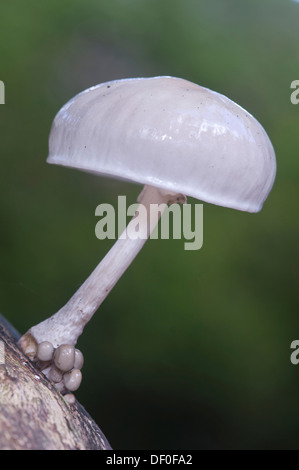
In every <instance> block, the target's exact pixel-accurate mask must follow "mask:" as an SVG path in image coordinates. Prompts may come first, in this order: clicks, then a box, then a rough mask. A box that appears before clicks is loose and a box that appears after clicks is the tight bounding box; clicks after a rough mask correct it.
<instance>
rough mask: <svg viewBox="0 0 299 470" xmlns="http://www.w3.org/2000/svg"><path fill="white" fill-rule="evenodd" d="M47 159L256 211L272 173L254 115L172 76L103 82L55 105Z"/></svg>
mask: <svg viewBox="0 0 299 470" xmlns="http://www.w3.org/2000/svg"><path fill="white" fill-rule="evenodd" d="M49 146H50V150H49V157H48V160H47V161H48V162H49V163H54V164H59V165H63V166H69V167H73V168H78V169H81V170H84V171H88V172H93V173H98V174H102V175H109V176H112V177H117V178H124V179H126V180H131V181H134V182H137V183H141V184H149V185H152V186H157V187H159V188H163V189H166V190H170V191H174V192H178V193H183V194H186V195H187V196H191V197H195V198H197V199H199V200H202V201H206V202H210V203H212V204H217V205H220V206H225V207H231V208H234V209H239V210H244V211H249V212H257V211H259V210H260V209H261V207H262V205H263V203H264V201H265V199H266V198H267V196H268V194H269V192H270V190H271V188H272V185H273V182H274V179H275V173H276V160H275V153H274V150H273V147H272V144H271V142H270V139H269V137H268V135H267V134H266V132H265V130H264V129H263V127H262V126H261V125H260V124H259V122H258V121H257V120H256V119H255V118H254V117H253V116H252V115H251V114H249V113H248V112H247V111H245V110H244V109H243V108H241V107H240V106H239V105H237V104H236V103H234V102H233V101H231V100H230V99H229V98H227V97H225V96H223V95H221V94H219V93H216V92H214V91H211V90H209V89H207V88H203V87H201V86H199V85H196V84H194V83H191V82H189V81H187V80H183V79H180V78H174V77H154V78H133V79H125V80H116V81H112V82H107V83H102V84H100V85H97V86H94V87H91V88H89V89H88V90H85V91H83V92H82V93H80V94H79V95H77V96H75V97H74V98H73V99H71V100H70V101H69V102H68V103H67V104H66V105H65V106H63V108H62V109H61V110H60V111H59V112H58V114H57V115H56V117H55V120H54V122H53V126H52V130H51V134H50V143H49Z"/></svg>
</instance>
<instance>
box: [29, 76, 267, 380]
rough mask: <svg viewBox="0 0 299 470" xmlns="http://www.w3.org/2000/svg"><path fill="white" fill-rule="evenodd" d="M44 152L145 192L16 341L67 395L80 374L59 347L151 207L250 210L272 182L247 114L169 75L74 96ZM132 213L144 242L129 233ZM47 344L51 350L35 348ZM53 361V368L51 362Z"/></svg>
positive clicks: (147, 225) (93, 303)
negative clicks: (50, 308) (199, 204)
mask: <svg viewBox="0 0 299 470" xmlns="http://www.w3.org/2000/svg"><path fill="white" fill-rule="evenodd" d="M49 150H50V151H49V156H48V159H47V161H48V162H49V163H53V164H58V165H63V166H68V167H71V168H77V169H80V170H84V171H88V172H92V173H95V174H99V175H110V176H114V177H117V178H123V179H126V180H129V181H134V182H135V183H139V184H145V185H146V186H145V189H144V190H143V191H142V193H141V194H140V197H139V202H140V206H139V210H137V212H136V215H135V217H133V219H132V220H131V221H130V223H129V224H128V227H127V228H126V230H125V231H124V233H123V234H122V235H121V236H120V238H119V239H118V240H117V242H116V243H115V245H114V246H113V247H112V248H111V250H110V251H109V253H108V254H107V255H106V256H105V258H104V259H103V261H101V263H100V264H99V265H98V266H97V267H96V269H95V270H94V271H93V273H92V274H91V275H90V276H89V278H88V279H87V280H86V281H85V282H84V284H82V286H81V287H80V288H79V290H78V291H77V292H76V293H75V294H74V295H73V297H72V298H71V299H70V300H69V301H68V303H67V304H66V305H65V306H64V307H63V308H62V309H61V310H59V311H58V312H57V313H55V315H53V316H52V317H50V318H49V319H47V320H45V321H43V322H42V323H39V324H38V325H36V326H33V327H32V328H30V330H29V331H28V332H27V333H26V334H25V335H24V336H23V337H22V338H21V340H20V344H21V346H22V348H23V350H24V351H25V352H26V353H27V354H28V355H30V356H31V357H32V358H37V360H39V361H41V367H43V368H44V370H45V373H46V374H49V377H52V379H53V377H55V380H58V378H60V376H61V372H62V373H63V374H68V375H67V376H66V377H65V380H64V382H63V385H61V387H62V388H63V387H64V388H65V387H66V383H67V384H68V385H69V387H71V388H73V387H75V386H76V385H77V384H78V383H79V382H80V380H81V378H80V373H78V371H77V369H76V367H75V365H74V366H73V369H71V370H75V372H73V373H71V374H69V373H70V372H71V371H70V370H68V371H61V369H59V367H58V366H57V364H56V363H55V357H56V356H57V354H58V355H59V354H60V352H59V351H60V350H59V348H61V347H62V345H64V346H65V348H66V349H65V350H68V348H70V347H71V348H74V345H75V344H76V341H77V339H78V336H79V335H80V334H81V333H82V331H83V328H84V326H85V325H86V323H87V322H88V321H89V320H90V319H91V318H92V316H93V314H94V313H95V311H96V310H97V309H98V307H99V306H100V305H101V303H102V302H103V300H104V299H105V298H106V296H107V295H108V294H109V292H110V291H111V289H112V288H113V286H114V285H115V283H116V282H117V281H118V279H119V278H120V277H121V276H122V274H123V273H124V271H125V270H126V269H127V267H128V266H129V265H130V264H131V262H132V261H133V259H134V258H135V256H136V255H137V253H138V252H139V251H140V250H141V248H142V246H143V245H144V243H145V241H146V239H147V238H148V237H149V235H150V233H151V231H152V230H153V229H154V225H155V224H154V223H151V222H153V221H152V220H150V214H151V212H150V210H149V209H150V205H151V204H159V205H161V211H160V213H161V212H163V209H165V207H166V204H167V203H172V202H174V201H178V202H184V200H185V196H183V195H184V194H186V195H187V196H191V197H195V198H197V199H199V200H201V201H205V202H209V203H212V204H217V205H220V206H224V207H230V208H233V209H237V210H242V211H248V212H258V211H260V210H261V208H262V205H263V203H264V201H265V200H266V198H267V196H268V194H269V192H270V190H271V188H272V185H273V183H274V179H275V174H276V160H275V152H274V149H273V146H272V144H271V141H270V139H269V137H268V135H267V133H266V131H265V130H264V128H263V127H262V126H261V124H260V123H259V122H258V121H257V120H256V119H255V118H254V117H253V116H252V115H251V114H249V113H248V112H247V111H246V110H245V109H243V108H241V107H240V106H239V105H237V104H236V103H234V102H233V101H231V100H230V99H229V98H227V97H226V96H223V95H221V94H219V93H216V92H214V91H212V90H209V89H207V88H204V87H201V86H199V85H196V84H195V83H191V82H189V81H187V80H183V79H180V78H176V77H151V78H135V79H125V80H115V81H112V82H108V83H102V84H100V85H97V86H94V87H91V88H89V89H87V90H85V91H83V92H82V93H79V94H78V95H77V96H75V97H74V98H72V99H71V100H70V101H69V102H68V103H66V104H65V105H64V106H63V107H62V108H61V110H60V111H59V112H58V113H57V115H56V117H55V119H54V122H53V125H52V129H51V133H50V139H49ZM148 185H150V186H148ZM152 185H153V186H155V187H153V186H152ZM141 205H142V206H141ZM141 208H142V209H141ZM144 208H145V209H146V210H145V212H144V210H143V209H144ZM139 212H140V214H139ZM137 214H138V224H139V230H138V232H139V233H142V234H143V237H140V236H139V237H138V236H135V235H136V233H135V232H136V223H137ZM142 214H144V215H142ZM156 223H157V220H156ZM45 341H46V342H49V343H50V346H49V345H47V346H45V345H43V347H39V348H38V345H40V344H41V343H44V342H45ZM47 348H48V349H50V350H52V349H53V356H51V359H50V360H49V361H46V362H43V361H42V359H41V357H39V354H40V353H38V352H37V351H38V350H42V351H44V352H45V351H46V352H47V351H48V349H47ZM58 350H59V351H58ZM57 351H58V353H57ZM71 351H72V353H70V354H71V355H74V353H73V350H72V349H71ZM47 357H48V356H47ZM35 360H36V359H35ZM53 360H54V366H52V365H49V364H51V363H52V362H53ZM53 367H54V368H53ZM55 367H56V368H58V370H56V369H55ZM63 374H62V376H63ZM57 383H58V384H59V383H60V382H57ZM74 384H75V385H74Z"/></svg>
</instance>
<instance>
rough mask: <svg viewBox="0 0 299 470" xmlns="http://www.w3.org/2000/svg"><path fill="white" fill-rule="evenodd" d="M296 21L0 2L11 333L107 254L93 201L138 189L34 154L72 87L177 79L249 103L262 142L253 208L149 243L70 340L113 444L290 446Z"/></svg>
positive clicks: (179, 7)
mask: <svg viewBox="0 0 299 470" xmlns="http://www.w3.org/2000/svg"><path fill="white" fill-rule="evenodd" d="M298 24H299V4H298V3H296V2H294V1H291V0H263V1H261V0H250V1H249V0H248V1H244V0H242V1H240V0H206V1H204V0H109V1H108V0H102V1H99V0H85V1H84V2H82V1H79V0H72V1H70V0H65V1H64V2H61V1H58V0H51V1H33V0H26V2H25V1H24V0H11V1H9V2H1V5H0V80H3V81H4V83H5V86H6V104H5V105H1V106H0V152H1V173H0V191H1V199H0V217H1V218H0V221H1V222H0V223H1V230H0V275H1V278H0V311H1V313H2V314H3V315H5V316H6V317H7V319H8V320H10V321H11V322H12V323H13V324H14V326H15V327H16V328H17V329H18V330H19V331H20V332H22V333H24V332H25V331H26V330H27V329H28V328H30V327H31V326H32V325H33V324H35V323H38V322H40V321H41V320H42V319H45V318H46V317H47V316H50V315H51V314H53V313H54V312H55V311H57V310H58V309H59V308H60V307H61V306H62V305H63V304H64V303H65V302H66V301H67V300H68V298H69V297H70V296H71V295H72V294H73V293H74V291H75V290H76V288H77V287H78V286H79V285H80V283H81V282H82V281H83V280H84V279H85V278H86V277H87V276H88V275H89V274H90V272H91V270H92V269H93V268H94V267H95V266H96V264H97V263H98V262H99V261H100V260H101V258H102V257H103V256H104V255H105V253H106V252H107V251H108V249H109V247H110V246H112V241H111V240H105V241H99V240H97V238H96V237H95V233H94V229H95V224H96V221H97V219H96V217H95V215H94V211H95V208H96V206H97V205H98V204H100V203H101V202H106V203H111V204H113V205H114V206H115V207H116V204H117V195H119V194H121V195H127V196H128V203H130V204H131V203H133V202H135V198H136V196H137V195H138V193H139V191H140V187H138V186H137V185H133V184H129V183H128V184H127V183H123V182H119V181H113V180H109V179H105V178H99V177H96V176H93V175H89V174H84V173H82V172H78V171H75V170H71V169H67V168H62V167H56V166H50V165H47V164H46V157H47V152H48V135H49V130H50V126H51V123H52V120H53V118H54V115H55V114H56V112H57V111H58V110H59V109H60V107H61V106H62V105H63V104H64V103H65V102H66V101H67V100H68V99H70V98H71V97H72V96H73V95H74V94H76V93H78V92H79V91H81V90H83V89H85V88H87V87H89V86H91V85H94V84H97V83H100V82H103V81H107V80H113V79H118V78H127V77H140V76H155V75H173V76H178V77H182V78H185V79H188V80H191V81H194V82H196V83H198V84H201V85H203V86H205V87H208V88H211V89H213V90H215V91H218V92H220V93H223V94H225V95H227V96H228V97H230V98H231V99H233V100H234V101H236V102H237V103H239V104H240V105H241V106H243V107H245V108H246V109H248V111H249V112H251V113H252V114H253V115H254V116H255V117H256V118H257V119H258V120H259V121H260V122H261V123H262V124H263V126H264V127H265V129H266V131H267V132H268V134H269V136H270V138H271V140H272V142H273V145H274V147H275V150H276V155H277V163H278V172H277V178H276V182H275V185H274V188H273V190H272V192H271V194H270V196H269V198H268V200H267V202H266V203H265V205H264V208H263V210H262V211H261V212H260V213H259V214H247V213H242V212H238V211H234V210H230V209H225V208H221V207H216V206H213V205H211V204H204V244H203V248H202V249H201V250H199V251H194V252H190V251H184V248H183V244H184V240H150V241H149V242H148V243H146V245H145V247H144V249H143V250H142V252H141V253H140V254H139V255H138V257H137V258H136V260H135V261H134V263H133V265H132V266H131V267H130V268H129V270H128V271H127V272H126V273H125V275H124V276H123V277H122V279H121V280H120V281H119V283H118V285H117V286H116V287H115V288H114V289H113V291H112V292H111V294H110V295H109V297H108V298H107V299H106V300H105V302H104V303H103V304H102V306H101V307H100V309H99V311H98V312H97V314H96V315H95V316H94V318H93V320H92V321H91V322H90V323H89V325H88V326H87V327H86V329H85V331H84V334H83V335H82V337H81V338H80V340H79V342H78V347H79V348H80V349H81V350H82V351H83V353H84V356H85V366H84V368H83V383H82V385H81V388H80V389H79V390H78V392H76V396H77V398H78V399H79V401H80V402H81V403H82V404H83V406H84V407H85V408H86V409H87V411H88V412H89V413H90V414H91V415H92V416H93V418H94V419H95V421H96V422H97V423H98V424H99V426H100V427H101V428H102V430H103V432H104V433H105V434H106V436H107V438H108V440H109V441H110V443H111V446H112V447H113V448H114V449H156V450H157V449H291V448H293V449H299V440H298V433H299V365H298V366H297V367H296V366H294V365H292V364H291V362H290V354H291V350H290V344H291V342H292V341H293V340H295V339H299V312H298V284H299V269H298V261H299V260H298V258H299V256H298V253H299V251H298V245H299V237H298V233H299V220H298V200H299V185H298V183H299V155H298V123H299V105H298V106H295V105H292V104H291V101H290V94H291V89H290V84H291V82H292V81H293V80H295V79H299V60H298V55H299V54H298V52H299V50H298V36H299V32H298ZM189 202H193V203H194V202H195V201H194V200H191V199H189Z"/></svg>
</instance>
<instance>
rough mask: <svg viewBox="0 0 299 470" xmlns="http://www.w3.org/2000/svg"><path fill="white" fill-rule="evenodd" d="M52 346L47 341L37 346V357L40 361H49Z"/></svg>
mask: <svg viewBox="0 0 299 470" xmlns="http://www.w3.org/2000/svg"><path fill="white" fill-rule="evenodd" d="M53 353H54V346H53V344H52V343H50V342H49V341H43V342H42V343H39V345H38V346H37V357H38V359H39V360H40V361H50V360H51V359H52V357H53Z"/></svg>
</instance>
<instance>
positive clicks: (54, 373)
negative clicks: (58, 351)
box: [48, 365, 63, 383]
mask: <svg viewBox="0 0 299 470" xmlns="http://www.w3.org/2000/svg"><path fill="white" fill-rule="evenodd" d="M48 377H49V379H50V380H52V382H55V383H58V382H61V381H62V378H63V372H62V371H61V370H59V369H57V367H56V366H54V365H53V366H52V367H51V369H50V371H49V375H48Z"/></svg>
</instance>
